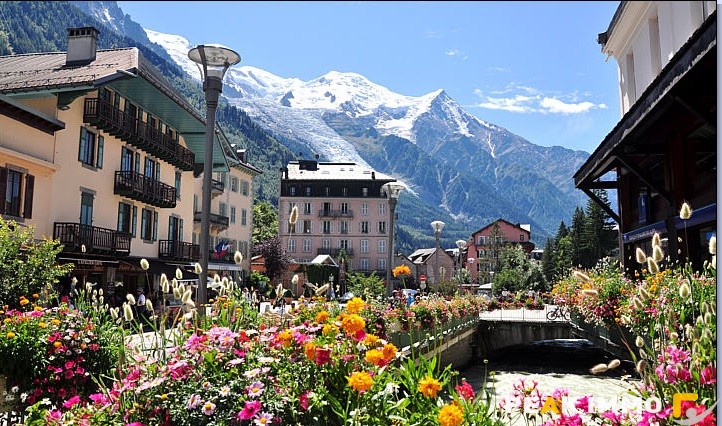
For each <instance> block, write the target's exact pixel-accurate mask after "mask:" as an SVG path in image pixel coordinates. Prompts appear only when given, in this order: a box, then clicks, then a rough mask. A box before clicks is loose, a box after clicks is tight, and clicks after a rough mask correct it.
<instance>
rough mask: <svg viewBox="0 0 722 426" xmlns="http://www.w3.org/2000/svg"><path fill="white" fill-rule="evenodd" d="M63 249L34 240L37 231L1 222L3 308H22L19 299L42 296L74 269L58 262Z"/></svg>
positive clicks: (46, 242)
mask: <svg viewBox="0 0 722 426" xmlns="http://www.w3.org/2000/svg"><path fill="white" fill-rule="evenodd" d="M61 250H62V245H60V244H59V243H58V242H57V241H51V240H47V239H43V240H39V241H38V240H35V237H34V228H32V227H26V226H21V225H18V224H17V223H15V222H13V221H5V220H3V219H2V218H0V306H1V305H8V306H10V307H14V308H17V307H19V306H20V297H22V296H25V297H30V295H32V294H37V293H40V292H41V289H42V288H43V287H45V286H46V285H48V284H55V283H57V282H58V277H60V276H63V275H65V274H67V273H68V272H70V271H71V269H72V265H71V264H66V265H59V264H58V263H57V261H56V258H57V255H58V253H60V251H61Z"/></svg>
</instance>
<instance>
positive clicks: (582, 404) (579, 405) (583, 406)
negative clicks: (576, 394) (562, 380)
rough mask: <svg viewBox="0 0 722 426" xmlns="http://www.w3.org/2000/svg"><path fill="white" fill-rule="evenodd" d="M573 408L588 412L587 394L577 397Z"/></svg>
mask: <svg viewBox="0 0 722 426" xmlns="http://www.w3.org/2000/svg"><path fill="white" fill-rule="evenodd" d="M574 408H576V409H578V410H582V411H584V412H585V413H588V412H589V396H583V397H581V398H579V399H577V402H576V403H575V404H574Z"/></svg>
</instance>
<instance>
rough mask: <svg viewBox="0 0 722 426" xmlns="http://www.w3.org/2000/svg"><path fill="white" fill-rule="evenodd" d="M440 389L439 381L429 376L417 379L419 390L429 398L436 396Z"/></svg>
mask: <svg viewBox="0 0 722 426" xmlns="http://www.w3.org/2000/svg"><path fill="white" fill-rule="evenodd" d="M440 390H441V383H439V381H438V380H436V379H434V378H433V377H431V376H426V377H425V378H423V379H421V380H419V392H421V393H422V394H423V395H424V396H428V397H429V398H436V394H437V393H438V392H439V391H440Z"/></svg>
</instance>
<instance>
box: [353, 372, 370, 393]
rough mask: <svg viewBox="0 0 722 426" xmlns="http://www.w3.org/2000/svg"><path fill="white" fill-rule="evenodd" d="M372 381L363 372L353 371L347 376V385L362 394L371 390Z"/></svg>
mask: <svg viewBox="0 0 722 426" xmlns="http://www.w3.org/2000/svg"><path fill="white" fill-rule="evenodd" d="M373 384H374V381H373V379H372V378H371V376H369V374H368V373H367V372H365V371H355V372H353V373H351V375H350V376H348V385H349V386H350V387H351V389H353V390H355V391H356V392H359V393H363V392H366V391H367V390H369V389H371V386H373Z"/></svg>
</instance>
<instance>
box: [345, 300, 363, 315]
mask: <svg viewBox="0 0 722 426" xmlns="http://www.w3.org/2000/svg"><path fill="white" fill-rule="evenodd" d="M363 308H364V301H363V300H361V298H360V297H354V298H353V299H351V300H349V301H348V303H347V304H346V311H347V312H348V313H349V314H357V313H359V312H361V311H362V310H363Z"/></svg>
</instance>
